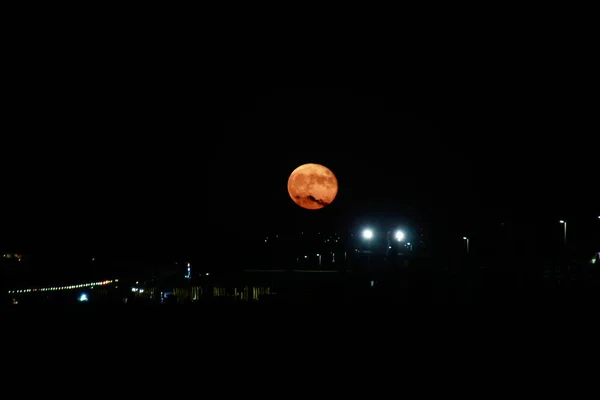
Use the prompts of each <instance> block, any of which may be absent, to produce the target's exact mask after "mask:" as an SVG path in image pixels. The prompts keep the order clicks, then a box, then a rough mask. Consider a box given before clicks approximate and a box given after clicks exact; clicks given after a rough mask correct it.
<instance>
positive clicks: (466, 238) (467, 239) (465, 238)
mask: <svg viewBox="0 0 600 400" xmlns="http://www.w3.org/2000/svg"><path fill="white" fill-rule="evenodd" d="M463 239H464V240H466V241H467V254H469V238H468V237H466V236H465V237H463Z"/></svg>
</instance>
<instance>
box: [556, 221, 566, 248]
mask: <svg viewBox="0 0 600 400" xmlns="http://www.w3.org/2000/svg"><path fill="white" fill-rule="evenodd" d="M558 222H560V223H561V224H563V225H564V226H565V229H564V232H565V233H564V236H565V245H566V244H567V221H565V220H562V219H561V220H560V221H558Z"/></svg>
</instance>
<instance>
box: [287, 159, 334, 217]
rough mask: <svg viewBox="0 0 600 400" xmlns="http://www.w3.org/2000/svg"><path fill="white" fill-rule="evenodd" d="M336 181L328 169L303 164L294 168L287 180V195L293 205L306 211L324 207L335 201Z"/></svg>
mask: <svg viewBox="0 0 600 400" xmlns="http://www.w3.org/2000/svg"><path fill="white" fill-rule="evenodd" d="M337 192H338V181H337V178H336V177H335V175H334V174H333V172H331V171H330V170H329V168H327V167H324V166H322V165H319V164H304V165H301V166H299V167H298V168H296V169H295V170H294V171H293V172H292V174H291V175H290V179H289V180H288V193H289V194H290V197H291V198H292V200H294V203H296V204H298V205H299V206H300V207H302V208H306V209H307V210H318V209H320V208H323V207H326V206H328V205H329V204H331V202H332V201H333V200H334V199H335V196H336V195H337Z"/></svg>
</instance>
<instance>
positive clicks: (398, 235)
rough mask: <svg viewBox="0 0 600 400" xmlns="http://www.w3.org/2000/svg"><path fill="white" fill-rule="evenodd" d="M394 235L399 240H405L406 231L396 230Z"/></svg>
mask: <svg viewBox="0 0 600 400" xmlns="http://www.w3.org/2000/svg"><path fill="white" fill-rule="evenodd" d="M394 237H395V238H396V240H397V241H399V242H401V241H403V240H404V232H402V231H396V234H395V235H394Z"/></svg>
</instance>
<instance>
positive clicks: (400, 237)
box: [362, 229, 406, 242]
mask: <svg viewBox="0 0 600 400" xmlns="http://www.w3.org/2000/svg"><path fill="white" fill-rule="evenodd" d="M374 236H375V233H373V230H372V229H365V230H364V231H363V232H362V237H363V239H367V240H371V239H373V237H374ZM405 238H406V235H405V234H404V232H402V231H396V232H394V239H396V240H397V241H398V242H403V241H404V239H405Z"/></svg>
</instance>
